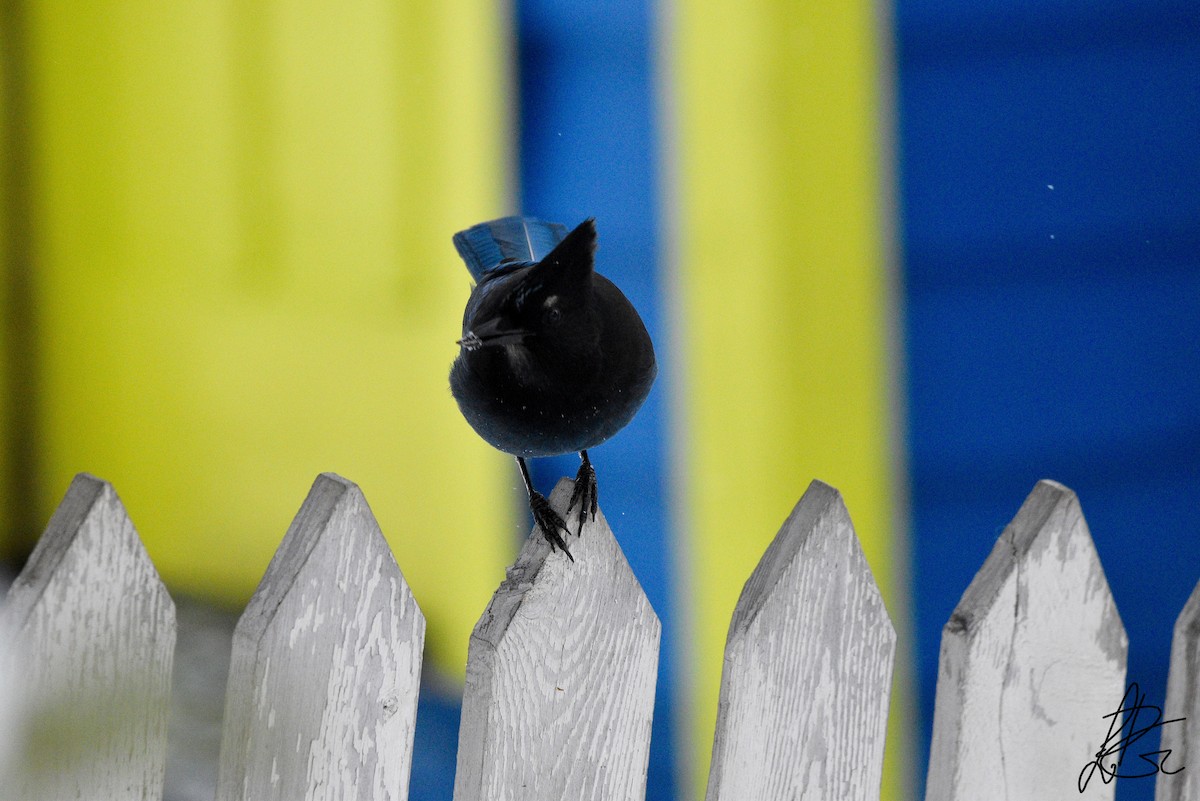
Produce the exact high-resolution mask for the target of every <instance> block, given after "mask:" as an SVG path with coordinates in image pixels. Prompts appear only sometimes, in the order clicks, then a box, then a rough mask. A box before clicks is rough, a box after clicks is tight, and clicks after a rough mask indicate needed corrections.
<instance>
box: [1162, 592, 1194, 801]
mask: <svg viewBox="0 0 1200 801" xmlns="http://www.w3.org/2000/svg"><path fill="white" fill-rule="evenodd" d="M1177 718H1184V720H1180V721H1179V722H1177V723H1171V724H1169V725H1165V726H1163V728H1162V742H1161V744H1160V745H1159V748H1160V749H1164V750H1165V749H1169V750H1170V753H1169V754H1168V755H1160V758H1161V762H1160V764H1161V765H1162V767H1163V770H1164V771H1170V773H1167V772H1164V773H1161V774H1159V776H1158V779H1157V781H1158V784H1157V785H1156V786H1155V788H1154V801H1186V799H1193V798H1200V770H1197V768H1200V584H1197V585H1196V587H1195V589H1193V590H1192V594H1191V596H1190V597H1189V598H1188V600H1187V603H1185V604H1184V605H1183V611H1181V612H1180V613H1179V617H1178V618H1177V619H1176V620H1175V634H1174V636H1173V637H1172V639H1171V672H1170V673H1169V674H1168V675H1167V702H1166V705H1165V706H1164V707H1163V719H1164V720H1174V719H1177ZM1184 767H1189V768H1191V770H1181V768H1184Z"/></svg>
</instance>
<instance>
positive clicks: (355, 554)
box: [217, 474, 425, 801]
mask: <svg viewBox="0 0 1200 801" xmlns="http://www.w3.org/2000/svg"><path fill="white" fill-rule="evenodd" d="M424 639H425V619H424V616H423V615H422V614H421V611H420V609H418V608H417V605H416V602H415V600H414V599H413V596H412V592H411V591H410V590H409V587H408V584H407V582H406V581H405V580H404V576H403V575H402V574H401V573H400V569H399V568H398V567H397V566H396V561H395V559H394V558H393V557H392V553H391V550H390V549H389V548H388V545H387V543H386V542H385V541H384V539H383V535H382V534H381V533H380V531H379V526H378V524H377V523H376V521H375V517H374V516H373V515H372V514H371V510H370V508H369V507H368V506H367V502H366V500H365V499H364V498H363V495H362V492H360V491H359V489H358V487H357V486H355V485H354V484H353V483H351V482H349V481H347V480H345V479H343V478H340V477H338V476H335V475H332V474H323V475H321V476H320V477H318V478H317V480H316V482H315V483H314V484H313V487H312V490H311V491H310V492H309V494H308V498H307V499H306V500H305V501H304V504H303V506H301V508H300V511H299V513H298V514H297V515H296V518H295V520H294V521H293V522H292V525H291V527H290V528H289V529H288V532H287V534H286V536H285V537H284V540H283V543H282V544H281V545H280V547H279V550H278V551H277V552H276V553H275V556H274V558H273V559H272V560H271V564H270V565H269V566H268V568H267V572H266V575H264V576H263V580H262V583H261V584H260V585H259V587H258V590H257V591H256V592H255V594H254V597H253V598H252V599H251V601H250V604H249V605H248V606H247V608H246V611H245V613H244V614H243V615H242V618H241V620H240V621H239V622H238V626H237V629H236V631H235V633H234V644H233V655H232V659H231V664H230V674H229V684H228V689H227V691H226V706H225V731H224V736H223V739H222V744H221V769H220V778H219V780H218V787H217V798H218V799H221V801H233V799H245V800H246V801H263V800H264V799H280V800H281V801H301V799H305V800H313V799H327V801H349V800H350V799H364V801H365V800H366V799H370V800H371V801H385V800H387V801H403V799H405V798H407V796H408V782H409V773H410V768H411V765H412V761H411V760H412V742H413V730H414V726H415V722H416V709H417V694H418V690H419V684H420V676H421V653H422V646H423V644H424Z"/></svg>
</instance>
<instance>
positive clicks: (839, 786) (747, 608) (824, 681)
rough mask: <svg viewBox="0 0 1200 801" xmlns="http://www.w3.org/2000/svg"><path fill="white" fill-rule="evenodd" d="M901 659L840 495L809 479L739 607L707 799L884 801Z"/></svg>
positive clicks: (732, 625)
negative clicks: (895, 673) (887, 742)
mask: <svg viewBox="0 0 1200 801" xmlns="http://www.w3.org/2000/svg"><path fill="white" fill-rule="evenodd" d="M895 650H896V632H895V629H893V627H892V624H891V621H890V620H889V619H888V615H887V610H886V609H885V608H884V605H883V599H882V597H881V596H880V594H879V588H878V586H877V585H876V584H875V580H874V577H873V576H872V575H871V569H870V567H869V566H868V565H867V562H866V559H865V558H864V557H863V553H862V549H861V547H860V546H859V543H858V538H857V537H856V536H855V534H854V527H853V525H851V523H850V516H849V514H848V513H847V512H846V507H845V505H844V504H843V502H842V498H841V495H840V494H839V493H838V492H837V490H835V489H833V488H832V487H830V486H828V485H826V484H823V483H821V482H819V481H814V482H812V484H811V485H810V486H809V488H808V490H807V491H806V492H805V493H804V496H803V497H802V498H801V499H800V501H799V503H797V504H796V507H795V508H794V509H793V510H792V513H791V515H789V517H788V519H787V521H786V522H785V523H784V524H783V527H782V528H781V529H780V530H779V533H778V534H777V535H776V536H775V539H774V540H773V541H772V542H771V545H770V546H769V547H768V548H767V551H766V553H765V554H763V557H762V559H761V560H760V561H759V563H758V566H757V567H756V568H755V569H754V572H753V573H752V574H751V575H750V578H749V580H748V581H747V582H746V585H745V587H744V588H743V590H742V595H741V597H740V598H739V599H738V603H737V607H736V608H735V609H734V613H733V620H732V622H731V623H730V625H729V637H728V639H727V641H726V645H725V665H724V669H723V671H722V673H721V696H720V702H719V706H718V709H717V728H716V736H715V738H714V740H713V758H712V765H711V768H710V771H709V780H708V794H707V796H706V798H707V799H708V801H740V800H742V799H755V801H774V800H775V799H778V800H779V801H790V799H800V798H813V799H864V800H865V799H878V798H879V790H880V782H881V780H882V777H883V746H884V738H885V735H886V733H887V712H888V698H889V696H890V693H891V680H892V665H893V660H894V657H895Z"/></svg>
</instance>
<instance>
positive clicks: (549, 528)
mask: <svg viewBox="0 0 1200 801" xmlns="http://www.w3.org/2000/svg"><path fill="white" fill-rule="evenodd" d="M529 511H530V512H532V513H533V521H534V522H535V523H537V527H538V528H540V529H541V530H542V536H543V537H545V538H546V541H547V542H549V543H550V550H552V551H553V550H554V547H555V546H558V547H559V548H562V551H563V553H564V554H566V555H567V558H568V559H570V560H571V561H572V562H574V561H575V557H573V556H571V552H570V551H569V550H568V549H567V543H566V541H565V540H563V538H562V535H560V534H559V533H558V530H559V529H562V530H563V531H564V532H566V533H567V534H570V533H571V529H569V528H567V524H566V523H565V522H564V521H563V519H562V516H561V515H559V513H558V512H556V511H554V509H553V507H551V506H550V501H548V500H546V496H545V495H543V494H542V493H540V492H534V493H532V494H530V496H529Z"/></svg>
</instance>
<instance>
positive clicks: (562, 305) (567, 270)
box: [458, 219, 596, 351]
mask: <svg viewBox="0 0 1200 801" xmlns="http://www.w3.org/2000/svg"><path fill="white" fill-rule="evenodd" d="M595 250H596V226H595V223H594V222H593V221H592V220H591V219H588V220H585V221H584V222H582V223H580V224H579V226H578V227H576V228H575V230H573V231H571V232H570V233H569V234H567V236H566V237H565V238H564V239H563V240H562V241H561V242H559V243H558V245H557V246H555V248H554V249H553V250H552V251H550V253H549V254H547V255H546V257H545V258H544V259H542V260H541V261H539V262H536V263H534V264H528V265H524V266H520V267H515V268H513V269H510V270H503V269H502V270H500V271H498V272H497V274H496V275H495V276H493V277H490V278H488V279H486V280H485V281H482V282H480V284H479V286H477V287H476V290H475V293H474V296H473V297H472V299H471V301H470V302H469V303H468V304H467V311H466V314H465V315H464V319H463V336H462V339H460V340H459V341H458V344H459V345H460V346H462V348H463V349H464V350H466V351H475V350H479V349H480V348H485V347H491V346H510V345H530V346H532V347H536V345H534V344H533V341H535V340H554V341H556V342H559V343H563V344H567V343H568V342H569V341H571V340H573V339H576V338H578V337H579V336H581V335H584V334H586V332H587V330H588V326H587V325H586V322H587V321H588V319H589V315H590V313H591V309H590V301H591V297H592V278H593V276H594V274H595V273H594V269H593V256H594V253H595Z"/></svg>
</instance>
